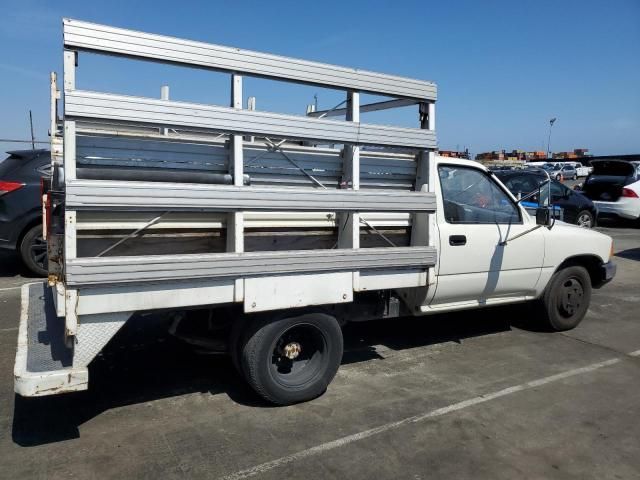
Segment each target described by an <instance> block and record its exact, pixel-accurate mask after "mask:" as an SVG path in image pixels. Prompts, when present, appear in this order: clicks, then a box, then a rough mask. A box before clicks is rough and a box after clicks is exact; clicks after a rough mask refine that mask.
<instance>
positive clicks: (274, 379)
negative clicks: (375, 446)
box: [240, 313, 343, 405]
mask: <svg viewBox="0 0 640 480" xmlns="http://www.w3.org/2000/svg"><path fill="white" fill-rule="evenodd" d="M247 323H248V325H247V326H248V329H249V330H247V331H246V333H245V335H243V338H242V339H241V343H242V353H241V355H240V360H241V366H242V372H243V374H244V376H245V378H246V379H247V382H248V383H249V385H251V387H252V388H253V389H254V390H255V391H256V392H257V393H258V394H259V395H260V396H261V397H262V398H264V399H265V400H267V401H269V402H271V403H274V404H276V405H291V404H294V403H299V402H304V401H307V400H311V399H314V398H316V397H318V396H320V395H322V394H323V393H324V391H325V390H326V389H327V386H328V385H329V383H331V380H333V377H334V376H335V374H336V372H337V371H338V367H339V366H340V362H341V360H342V349H343V343H342V330H341V329H340V325H339V324H338V322H337V320H336V319H335V318H334V317H332V316H330V315H326V314H324V313H305V314H301V315H299V316H295V317H282V318H277V319H273V318H271V319H269V318H265V317H262V318H256V319H255V320H252V321H251V323H249V322H247ZM296 353H297V355H296ZM287 355H290V356H292V357H293V356H294V355H296V356H295V357H293V358H289V357H287Z"/></svg>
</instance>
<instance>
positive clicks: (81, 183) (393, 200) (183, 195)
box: [65, 180, 436, 212]
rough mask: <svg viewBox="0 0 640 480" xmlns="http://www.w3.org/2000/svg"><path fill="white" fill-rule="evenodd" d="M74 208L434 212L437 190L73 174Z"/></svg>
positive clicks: (70, 202)
mask: <svg viewBox="0 0 640 480" xmlns="http://www.w3.org/2000/svg"><path fill="white" fill-rule="evenodd" d="M65 202H66V203H65V204H66V206H67V207H68V208H74V209H83V208H145V209H171V210H175V209H208V210H220V211H234V210H252V211H282V210H287V211H335V212H344V211H361V212H433V211H435V208H436V199H435V195H434V194H433V193H428V192H414V191H408V192H402V191H389V190H386V191H385V190H346V189H345V190H338V189H326V190H324V189H313V188H273V187H248V186H245V187H240V186H232V185H210V184H184V183H164V182H125V181H115V180H70V181H68V182H67V186H66V198H65Z"/></svg>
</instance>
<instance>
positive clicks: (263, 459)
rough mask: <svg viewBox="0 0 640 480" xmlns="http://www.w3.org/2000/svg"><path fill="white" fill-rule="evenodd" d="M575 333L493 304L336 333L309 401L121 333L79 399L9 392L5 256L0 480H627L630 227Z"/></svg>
mask: <svg viewBox="0 0 640 480" xmlns="http://www.w3.org/2000/svg"><path fill="white" fill-rule="evenodd" d="M598 229H599V230H601V231H603V232H605V233H607V234H609V235H612V236H613V237H614V239H615V251H616V258H615V261H616V262H617V264H618V274H617V276H616V278H615V279H614V281H613V282H612V283H610V284H609V285H607V286H605V287H604V288H602V289H601V290H597V291H594V295H593V299H592V306H591V309H590V310H589V313H588V314H587V317H586V319H585V320H584V321H583V322H582V324H581V325H580V326H579V327H578V328H576V329H575V330H573V331H570V332H566V333H550V332H546V331H541V330H540V329H539V328H537V326H536V323H535V318H532V317H531V313H530V309H527V308H523V307H522V306H518V307H516V306H512V307H506V308H491V309H485V310H478V311H468V312H460V313H457V314H449V315H439V316H433V317H423V318H413V319H399V320H392V321H380V322H369V323H361V324H353V325H349V326H348V327H347V328H346V331H345V339H346V344H347V345H346V351H345V355H344V359H343V364H342V366H341V368H340V371H339V372H338V375H337V377H336V379H335V380H334V382H333V384H332V385H331V386H330V387H329V390H328V391H327V392H326V394H325V395H323V396H322V397H320V398H318V399H316V400H314V401H311V402H308V403H304V404H300V405H296V406H292V407H283V408H274V407H271V406H269V405H266V404H265V403H264V402H262V401H260V400H259V399H258V398H257V397H256V395H255V394H253V392H251V391H250V390H249V388H248V387H247V386H246V385H245V384H244V382H243V381H242V380H241V379H240V378H239V377H238V376H237V375H236V373H235V371H234V369H233V367H232V365H231V362H230V361H229V360H228V359H227V358H225V357H219V356H210V355H201V354H198V353H196V352H194V351H192V350H191V349H189V348H187V347H186V346H184V345H182V344H181V343H179V342H178V341H176V340H175V339H173V338H171V337H170V336H168V335H167V334H166V325H164V324H163V323H162V322H155V323H151V320H150V319H144V318H142V319H139V320H136V321H135V322H132V323H129V324H127V325H126V326H125V327H124V329H123V330H122V331H121V332H120V333H119V334H118V335H117V336H116V338H114V340H113V341H112V342H111V343H110V344H109V345H108V346H107V348H106V349H105V351H104V352H103V354H102V355H101V356H99V357H98V358H97V359H96V360H95V361H94V362H93V363H92V365H91V367H90V378H91V380H90V383H91V389H90V390H89V391H88V392H82V393H77V394H68V395H62V396H55V397H46V398H38V399H25V398H21V397H16V396H15V395H14V393H13V377H12V370H13V361H14V355H15V344H16V336H17V326H18V316H19V309H20V299H19V295H20V286H21V285H22V284H23V283H26V282H29V281H33V280H34V279H33V278H28V277H27V276H25V272H24V270H23V269H22V268H21V267H20V264H19V262H18V261H17V259H16V258H15V257H14V256H11V255H5V254H2V255H1V256H0V478H7V479H30V478H80V479H92V478H95V479H103V478H106V479H110V478H113V479H123V478H139V479H154V480H156V479H158V478H225V479H240V478H261V479H263V478H266V479H282V478H288V479H289V478H305V479H310V478H329V479H342V478H350V479H370V478H383V479H387V478H388V479H395V478H408V479H414V480H416V479H426V478H446V479H451V478H456V479H458V478H474V479H478V478H480V479H483V478H486V479H492V480H493V479H513V478H519V479H520V478H525V479H526V478H531V479H538V478H544V479H547V478H558V479H565V478H571V479H598V480H601V479H637V478H640V422H639V421H638V419H639V418H640V381H638V380H639V378H640V316H639V315H638V311H639V307H640V268H639V267H640V263H639V262H640V229H638V228H636V227H634V226H632V225H628V224H623V223H620V222H611V223H603V225H602V226H600V227H598Z"/></svg>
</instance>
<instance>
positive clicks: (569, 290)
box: [557, 277, 584, 318]
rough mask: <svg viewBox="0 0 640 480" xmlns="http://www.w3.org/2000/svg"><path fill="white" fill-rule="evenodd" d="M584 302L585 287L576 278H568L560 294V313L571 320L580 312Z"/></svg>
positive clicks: (558, 306)
mask: <svg viewBox="0 0 640 480" xmlns="http://www.w3.org/2000/svg"><path fill="white" fill-rule="evenodd" d="M583 302H584V287H583V286H582V282H580V280H578V279H577V278H576V277H570V278H567V279H566V280H565V281H564V282H563V283H562V286H561V287H560V291H559V292H558V305H557V308H558V312H559V313H560V315H562V316H563V317H565V318H571V317H573V316H574V315H575V314H576V313H578V312H579V311H580V307H581V306H582V304H583Z"/></svg>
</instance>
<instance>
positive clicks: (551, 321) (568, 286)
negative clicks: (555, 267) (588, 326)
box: [541, 266, 591, 332]
mask: <svg viewBox="0 0 640 480" xmlns="http://www.w3.org/2000/svg"><path fill="white" fill-rule="evenodd" d="M590 301H591V279H590V277H589V273H588V272H587V270H586V269H585V268H584V267H579V266H573V267H568V268H564V269H562V270H559V271H558V272H556V273H555V274H554V275H553V277H551V280H550V281H549V284H548V285H547V288H546V290H545V292H544V295H543V297H542V299H541V307H542V308H541V310H542V314H543V316H544V318H545V321H546V322H545V323H546V324H547V325H548V326H549V327H551V329H553V330H555V331H557V332H562V331H565V330H571V329H572V328H575V327H577V326H578V324H579V323H580V322H581V321H582V319H583V318H584V316H585V315H586V313H587V310H588V309H589V303H590Z"/></svg>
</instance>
